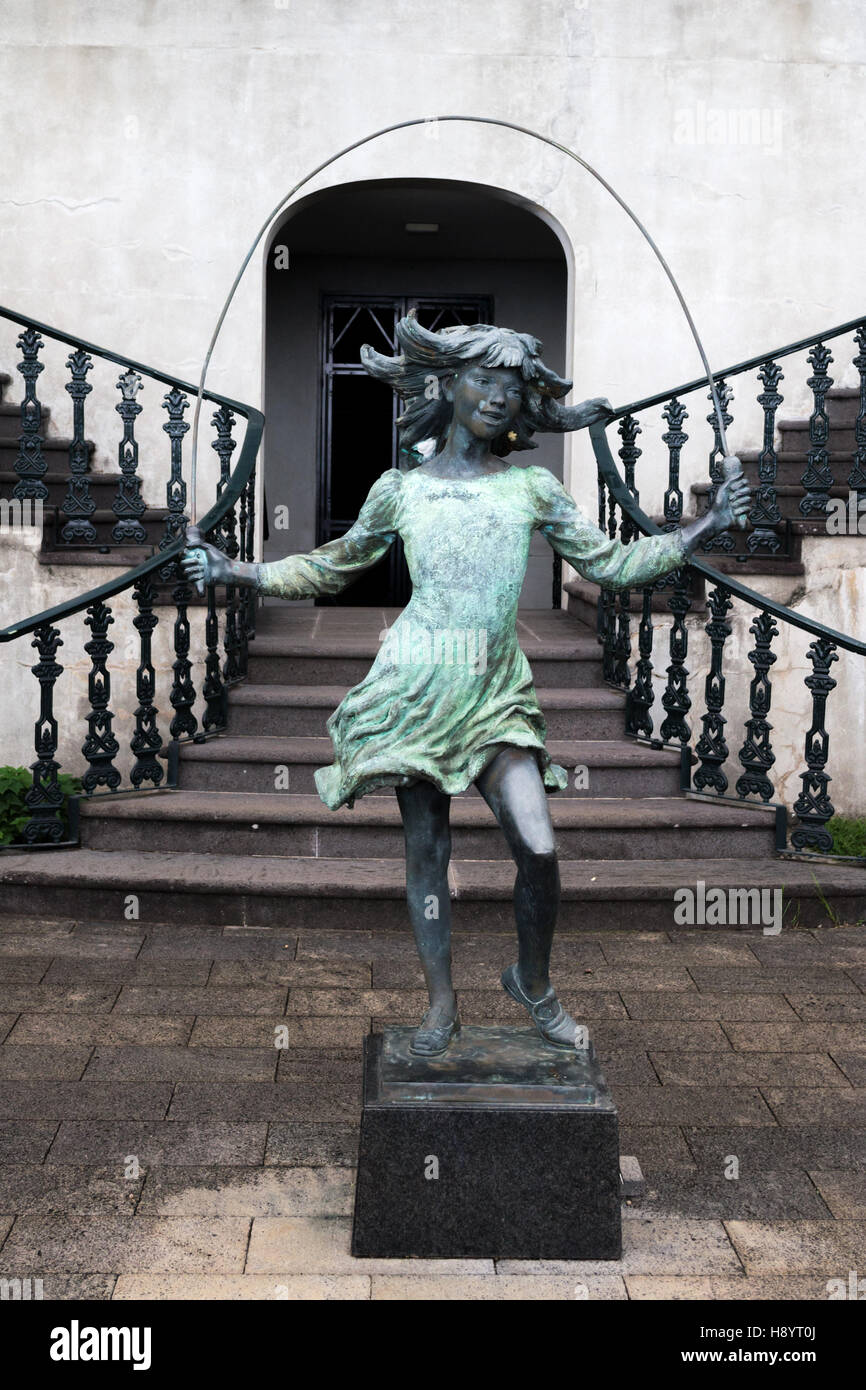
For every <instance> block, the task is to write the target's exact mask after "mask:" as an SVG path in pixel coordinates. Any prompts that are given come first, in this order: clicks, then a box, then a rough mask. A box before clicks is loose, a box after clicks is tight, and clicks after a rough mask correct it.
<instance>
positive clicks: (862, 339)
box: [848, 323, 866, 517]
mask: <svg viewBox="0 0 866 1390" xmlns="http://www.w3.org/2000/svg"><path fill="white" fill-rule="evenodd" d="M854 336H855V338H856V339H857V346H858V348H859V349H860V351H859V352H858V353H857V356H856V357H855V358H854V366H855V367H856V368H857V371H858V372H859V373H860V409H859V411H858V412H857V419H856V420H855V422H854V443H855V445H856V448H855V451H854V466H853V468H852V469H851V472H850V473H849V475H848V486H849V487H850V488H854V489H856V491H857V507H858V517H859V507H860V502H861V501H862V499H863V498H864V497H866V324H862V323H861V325H860V327H859V328H858V329H857V332H856V333H855V335H854Z"/></svg>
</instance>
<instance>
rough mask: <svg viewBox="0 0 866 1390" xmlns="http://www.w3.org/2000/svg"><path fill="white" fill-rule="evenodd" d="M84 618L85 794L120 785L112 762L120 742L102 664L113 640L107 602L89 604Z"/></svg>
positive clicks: (109, 652) (112, 788)
mask: <svg viewBox="0 0 866 1390" xmlns="http://www.w3.org/2000/svg"><path fill="white" fill-rule="evenodd" d="M84 621H85V623H86V624H87V626H88V627H89V628H90V631H91V634H92V635H91V638H90V641H89V642H85V644H84V650H85V651H86V652H87V655H88V656H89V657H90V662H91V665H90V672H89V674H88V677H87V694H88V698H89V700H90V713H89V714H88V715H87V737H86V739H85V740H84V743H83V744H82V745H81V751H82V753H83V754H84V756H85V758H86V759H87V761H88V762H89V763H90V767H89V768H88V769H87V771H86V772H85V774H84V776H83V777H82V779H81V781H82V785H83V787H84V790H85V791H86V792H87V794H88V796H89V795H90V794H91V793H92V792H93V791H95V789H96V788H97V787H99V786H106V787H108V788H110V790H111V791H116V790H117V788H118V787H119V786H120V782H121V777H120V773H119V772H118V770H117V768H116V767H115V766H114V759H115V758H116V757H117V754H118V753H119V751H120V744H119V743H118V741H117V739H116V738H115V737H114V733H113V731H112V723H113V721H114V715H113V714H112V712H111V710H110V709H109V708H108V702H109V700H110V698H111V677H110V675H109V674H108V669H107V666H106V662H107V661H108V658H109V656H110V655H111V653H112V652H113V651H114V643H113V642H112V641H110V639H109V636H108V627H109V624H110V623H113V622H114V618H113V617H112V614H111V609H110V608H109V607H108V605H107V604H105V603H101V602H100V603H93V604H91V605H90V607H89V608H88V610H87V616H86V617H85V619H84Z"/></svg>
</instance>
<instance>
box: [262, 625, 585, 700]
mask: <svg viewBox="0 0 866 1390" xmlns="http://www.w3.org/2000/svg"><path fill="white" fill-rule="evenodd" d="M521 646H522V647H523V650H524V652H525V653H526V655H527V657H528V658H529V661H530V663H531V666H532V675H533V679H534V681H535V684H536V685H537V686H553V687H556V688H557V689H565V688H574V687H583V688H585V687H587V686H592V685H599V684H600V683H601V668H600V665H599V652H598V644H597V642H596V640H595V636H594V635H590V634H589V633H587V634H586V636H580V637H574V638H571V639H570V640H562V639H560V640H559V641H537V642H530V643H527V642H526V641H523V640H522V641H521ZM380 647H381V644H380V643H379V642H378V641H376V640H371V639H363V638H362V639H354V640H353V639H352V638H350V637H345V638H344V637H333V636H331V635H330V634H329V635H328V636H327V637H325V638H318V637H308V638H302V637H293V636H291V635H289V634H282V633H279V634H277V633H274V634H272V633H271V632H269V631H268V628H267V627H263V626H257V633H256V640H255V643H254V645H253V646H252V647H251V648H250V663H249V678H250V680H251V681H252V682H253V684H257V685H274V684H277V683H279V684H281V685H284V684H292V685H307V684H309V685H323V684H324V685H357V683H358V682H359V681H360V680H363V678H364V676H366V674H367V672H368V671H369V669H370V666H371V664H372V662H373V661H374V659H375V658H376V656H378V654H379V650H380Z"/></svg>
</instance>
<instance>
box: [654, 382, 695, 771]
mask: <svg viewBox="0 0 866 1390" xmlns="http://www.w3.org/2000/svg"><path fill="white" fill-rule="evenodd" d="M662 415H663V417H664V419H665V420H667V422H668V425H669V429H668V430H667V431H666V432H665V433H664V434H663V435H662V439H663V441H664V443H665V444H667V446H668V486H667V490H666V492H665V530H666V531H671V530H674V529H675V528H676V527H677V526H678V525H679V524H680V522H681V521H682V516H683V494H682V489H681V488H680V455H681V452H682V448H683V445H684V444H685V442H686V440H687V439H688V435H687V434H686V432H685V430H684V429H683V428H682V425H683V421H684V420H686V419H687V418H688V411H687V410H686V407H685V406H684V405H683V403H682V401H679V400H677V398H676V396H673V397H672V398H671V399H670V400H669V401H668V403H667V405H666V406H665V408H664V410H663V411H662ZM673 582H674V591H673V593H672V594H671V596H670V598H669V599H668V608H669V609H670V610H671V613H672V614H673V619H672V622H671V631H670V658H671V660H670V665H669V666H668V682H667V686H666V687H665V692H664V694H663V695H662V705H663V707H664V708H665V709H666V710H667V716H666V718H665V719H664V720H663V722H662V725H661V728H660V729H659V733H660V735H661V737H662V739H663V741H664V742H665V743H667V742H668V741H669V740H672V739H680V740H681V741H682V742H683V743H688V741H689V739H690V737H691V729H690V728H689V726H688V724H687V723H686V715H687V714H688V712H689V710H690V709H691V706H692V702H691V700H690V699H689V693H688V680H689V671H688V667H687V666H686V656H687V655H688V648H689V634H688V629H687V628H686V622H685V620H686V615H687V613H688V612H689V610H690V608H691V606H692V601H691V599H690V597H689V592H688V570H687V569H686V568H685V567H683V568H681V569H678V570H675V571H674V574H673Z"/></svg>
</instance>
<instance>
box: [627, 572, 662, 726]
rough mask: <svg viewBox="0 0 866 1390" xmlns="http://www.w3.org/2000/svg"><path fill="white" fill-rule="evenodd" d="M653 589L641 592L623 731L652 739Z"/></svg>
mask: <svg viewBox="0 0 866 1390" xmlns="http://www.w3.org/2000/svg"><path fill="white" fill-rule="evenodd" d="M654 592H655V590H654V586H653V585H650V586H649V587H648V588H646V589H644V591H643V606H642V609H641V619H640V626H639V628H638V639H637V644H638V653H639V656H638V661H637V665H636V667H635V673H634V685H633V686H632V687H631V689H630V690H629V692H628V696H627V699H626V707H625V730H626V733H628V734H646V736H647V738H652V732H653V719H652V715H651V714H650V710H651V709H652V707H653V703H654V701H655V694H654V692H653V663H652V651H653V620H652V605H653V593H654Z"/></svg>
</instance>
